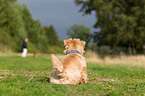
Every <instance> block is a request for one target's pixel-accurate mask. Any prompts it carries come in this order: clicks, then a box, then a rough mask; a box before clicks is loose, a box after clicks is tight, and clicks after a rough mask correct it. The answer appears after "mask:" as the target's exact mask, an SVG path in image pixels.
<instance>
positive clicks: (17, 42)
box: [0, 0, 62, 52]
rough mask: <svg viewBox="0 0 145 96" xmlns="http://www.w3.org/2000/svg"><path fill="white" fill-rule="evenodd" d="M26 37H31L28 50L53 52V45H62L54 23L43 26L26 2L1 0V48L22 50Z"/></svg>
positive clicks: (59, 49)
mask: <svg viewBox="0 0 145 96" xmlns="http://www.w3.org/2000/svg"><path fill="white" fill-rule="evenodd" d="M25 38H28V39H29V43H28V46H29V47H28V52H53V50H54V48H53V46H58V47H61V46H62V42H61V41H59V38H58V36H57V33H56V31H55V28H54V27H53V25H50V26H44V27H42V26H41V23H40V21H39V20H38V19H37V20H35V19H33V17H32V14H31V12H30V11H29V9H28V7H27V6H26V5H25V4H23V5H21V4H20V3H18V2H17V1H16V0H0V50H2V49H3V48H7V49H10V50H13V51H15V52H20V51H21V50H22V48H21V45H22V42H23V40H24V39H25ZM61 49H62V48H58V50H57V51H58V52H59V51H62V50H61ZM55 51H56V50H55Z"/></svg>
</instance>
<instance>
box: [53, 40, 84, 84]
mask: <svg viewBox="0 0 145 96" xmlns="http://www.w3.org/2000/svg"><path fill="white" fill-rule="evenodd" d="M85 44H86V42H85V41H80V39H71V38H70V39H67V40H64V46H65V48H66V50H65V51H64V53H65V54H66V56H65V57H64V58H63V59H62V61H61V62H60V61H59V60H58V58H57V57H56V56H55V55H54V54H51V55H50V56H51V61H52V63H53V68H54V70H53V71H52V73H51V77H50V83H55V84H79V83H87V73H86V61H85V58H84V57H83V56H82V55H83V53H84V52H85V51H84V46H85Z"/></svg>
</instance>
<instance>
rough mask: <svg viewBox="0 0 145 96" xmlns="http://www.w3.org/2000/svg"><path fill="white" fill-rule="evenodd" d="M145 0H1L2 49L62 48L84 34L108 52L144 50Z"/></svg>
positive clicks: (91, 44)
mask: <svg viewBox="0 0 145 96" xmlns="http://www.w3.org/2000/svg"><path fill="white" fill-rule="evenodd" d="M144 5H145V0H107V1H106V0H0V53H1V52H3V53H6V52H15V53H19V52H22V43H23V40H24V39H25V38H28V39H29V42H28V53H63V50H64V46H63V39H68V38H80V39H81V40H84V41H86V42H87V44H86V50H87V51H88V50H89V51H90V50H91V51H92V52H94V53H97V54H98V55H100V56H104V55H136V54H145V18H144V17H145V7H144Z"/></svg>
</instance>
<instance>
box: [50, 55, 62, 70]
mask: <svg viewBox="0 0 145 96" xmlns="http://www.w3.org/2000/svg"><path fill="white" fill-rule="evenodd" d="M50 57H51V61H52V63H53V68H54V69H55V70H57V71H58V72H62V71H63V65H62V64H61V62H60V61H59V60H58V58H57V57H56V56H55V55H54V54H50Z"/></svg>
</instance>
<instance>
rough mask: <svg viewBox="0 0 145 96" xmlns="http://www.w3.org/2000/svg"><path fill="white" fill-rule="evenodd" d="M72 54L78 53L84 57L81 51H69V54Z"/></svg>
mask: <svg viewBox="0 0 145 96" xmlns="http://www.w3.org/2000/svg"><path fill="white" fill-rule="evenodd" d="M70 53H78V54H80V55H82V54H81V53H80V52H79V51H76V50H72V51H69V52H68V53H67V54H70Z"/></svg>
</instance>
